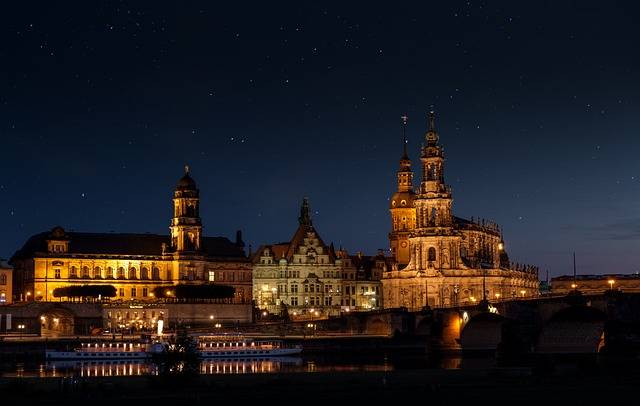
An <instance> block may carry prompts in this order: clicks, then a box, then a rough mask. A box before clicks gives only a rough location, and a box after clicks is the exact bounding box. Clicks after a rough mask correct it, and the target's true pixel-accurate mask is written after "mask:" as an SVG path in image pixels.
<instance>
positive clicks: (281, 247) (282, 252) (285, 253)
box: [253, 224, 336, 262]
mask: <svg viewBox="0 0 640 406" xmlns="http://www.w3.org/2000/svg"><path fill="white" fill-rule="evenodd" d="M308 232H313V233H315V235H316V238H317V239H318V242H319V245H320V246H322V247H324V248H325V250H326V254H328V255H329V261H330V262H333V261H335V259H336V255H335V252H334V250H333V249H331V247H330V246H328V245H326V244H325V243H324V241H322V238H321V237H320V234H318V232H317V231H316V229H315V228H314V227H313V226H312V225H307V224H300V225H299V226H298V228H297V229H296V232H295V233H294V234H293V237H291V240H290V241H288V242H281V243H278V244H271V245H262V246H260V248H259V249H258V251H256V253H255V255H254V256H253V261H254V262H255V261H259V260H260V256H262V253H263V252H264V250H265V248H269V250H270V251H271V252H272V253H273V258H274V259H275V260H276V261H277V260H279V259H280V258H283V257H284V258H285V259H286V260H287V262H291V261H292V260H293V254H295V253H296V251H297V249H298V247H299V246H300V245H303V244H304V239H305V238H306V237H307V233H308Z"/></svg>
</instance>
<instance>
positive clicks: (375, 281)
mask: <svg viewBox="0 0 640 406" xmlns="http://www.w3.org/2000/svg"><path fill="white" fill-rule="evenodd" d="M298 222H299V225H298V228H297V230H296V232H295V233H294V235H293V237H292V238H291V240H290V241H288V242H284V243H279V244H271V245H263V246H261V247H260V248H259V249H258V251H257V252H256V253H255V255H254V257H253V297H254V300H255V303H256V306H257V307H258V308H259V309H260V310H262V311H263V312H267V313H271V314H280V313H281V312H282V309H283V307H285V306H286V308H287V311H288V314H289V317H291V318H294V319H299V318H325V317H328V316H331V315H339V314H340V313H341V312H349V311H353V310H371V309H377V308H379V307H380V306H381V303H380V300H381V285H380V278H381V277H382V273H383V272H384V271H385V270H386V269H387V267H388V266H389V265H390V264H389V259H388V258H385V257H384V255H382V254H381V253H379V254H378V255H377V256H375V257H368V256H363V255H362V254H358V255H354V256H350V255H349V254H348V253H347V251H346V250H343V249H339V250H335V249H334V247H333V244H331V245H327V244H325V243H324V241H323V240H322V238H321V237H320V235H319V234H318V232H317V231H316V229H315V227H314V226H313V223H312V221H311V216H310V214H309V204H308V201H307V199H304V201H303V203H302V207H301V210H300V217H299V218H298Z"/></svg>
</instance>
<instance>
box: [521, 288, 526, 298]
mask: <svg viewBox="0 0 640 406" xmlns="http://www.w3.org/2000/svg"><path fill="white" fill-rule="evenodd" d="M526 293H527V291H526V290H524V289H522V290H521V291H520V294H521V295H522V297H524V295H525V294H526Z"/></svg>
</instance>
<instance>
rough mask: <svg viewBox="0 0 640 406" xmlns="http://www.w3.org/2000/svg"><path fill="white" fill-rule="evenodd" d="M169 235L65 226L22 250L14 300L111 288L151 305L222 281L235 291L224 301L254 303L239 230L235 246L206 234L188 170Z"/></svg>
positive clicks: (176, 197)
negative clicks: (163, 292) (159, 295)
mask: <svg viewBox="0 0 640 406" xmlns="http://www.w3.org/2000/svg"><path fill="white" fill-rule="evenodd" d="M169 229H170V234H169V235H156V234H148V233H145V234H119V233H81V232H69V231H66V230H64V229H63V228H62V227H55V228H53V229H52V230H51V231H46V232H43V233H39V234H36V235H34V236H32V237H31V238H29V239H28V240H27V242H26V243H25V244H24V246H23V247H22V248H21V249H20V250H18V251H17V252H16V253H15V254H14V256H13V258H12V259H11V263H12V265H13V266H14V292H13V293H14V296H15V297H16V298H18V299H19V300H27V301H31V300H36V301H40V300H42V301H51V300H54V297H53V291H54V289H56V288H60V287H65V286H73V285H85V284H91V285H112V286H114V287H115V288H116V297H115V298H114V299H115V300H126V301H129V300H134V301H143V302H144V301H153V300H154V299H155V298H154V297H153V290H154V289H155V288H157V287H166V288H167V290H168V292H169V296H170V292H171V287H173V286H175V285H176V284H178V283H186V284H202V283H210V282H215V283H220V284H223V285H230V286H233V287H234V288H235V297H234V298H233V299H230V300H227V299H224V300H225V301H226V302H230V303H235V304H250V303H251V300H252V299H251V279H252V278H251V262H250V261H249V258H248V257H247V256H246V255H245V252H244V243H243V242H242V238H241V235H240V232H238V234H237V235H236V241H235V242H232V241H230V240H229V239H227V238H225V237H205V236H203V235H202V221H201V219H200V192H199V190H198V188H197V186H196V182H195V181H194V180H193V178H192V177H191V176H190V174H189V168H188V167H186V168H185V174H184V176H182V178H180V180H179V181H178V183H177V185H176V188H175V191H174V193H173V218H172V219H171V223H170V227H169Z"/></svg>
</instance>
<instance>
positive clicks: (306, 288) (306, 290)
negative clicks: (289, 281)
mask: <svg viewBox="0 0 640 406" xmlns="http://www.w3.org/2000/svg"><path fill="white" fill-rule="evenodd" d="M307 292H309V285H307V284H306V283H305V285H304V293H307Z"/></svg>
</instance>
